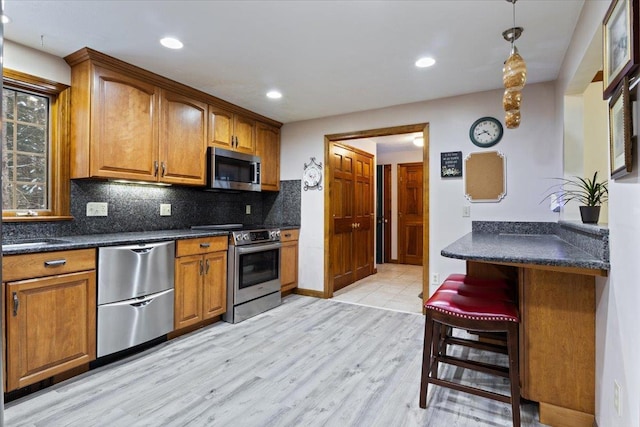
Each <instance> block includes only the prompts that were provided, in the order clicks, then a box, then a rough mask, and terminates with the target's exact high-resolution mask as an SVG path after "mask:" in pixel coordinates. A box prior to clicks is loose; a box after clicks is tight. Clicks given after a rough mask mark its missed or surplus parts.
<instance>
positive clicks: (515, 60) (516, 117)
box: [502, 0, 527, 129]
mask: <svg viewBox="0 0 640 427" xmlns="http://www.w3.org/2000/svg"><path fill="white" fill-rule="evenodd" d="M507 1H508V2H509V3H511V4H512V5H513V26H512V27H511V28H508V29H506V30H505V31H503V32H502V37H504V39H505V40H506V41H508V42H509V43H511V52H510V54H509V57H508V58H507V60H506V61H505V62H504V67H503V68H502V83H503V84H504V87H505V91H504V95H503V96H502V107H503V108H504V111H505V113H506V114H505V118H504V121H505V124H506V126H507V129H515V128H517V127H518V126H520V105H521V104H522V89H523V88H524V85H525V84H526V83H527V64H526V63H525V62H524V59H523V58H522V56H520V53H519V52H518V48H517V47H516V46H515V44H514V43H515V41H516V40H517V39H518V38H519V37H520V36H521V35H522V32H523V31H524V28H522V27H516V1H518V0H507Z"/></svg>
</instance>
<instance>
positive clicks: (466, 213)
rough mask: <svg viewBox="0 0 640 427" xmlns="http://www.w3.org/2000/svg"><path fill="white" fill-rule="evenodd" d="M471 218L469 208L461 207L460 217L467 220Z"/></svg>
mask: <svg viewBox="0 0 640 427" xmlns="http://www.w3.org/2000/svg"><path fill="white" fill-rule="evenodd" d="M470 216H471V206H463V207H462V217H463V218H468V217H470Z"/></svg>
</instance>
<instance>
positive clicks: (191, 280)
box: [174, 237, 227, 329]
mask: <svg viewBox="0 0 640 427" xmlns="http://www.w3.org/2000/svg"><path fill="white" fill-rule="evenodd" d="M226 309H227V237H210V238H199V239H189V240H178V241H177V242H176V261H175V306H174V328H175V329H181V328H185V327H187V326H193V325H196V324H198V323H200V322H202V321H205V320H207V319H210V318H212V317H215V316H219V315H221V314H223V313H224V312H225V311H226Z"/></svg>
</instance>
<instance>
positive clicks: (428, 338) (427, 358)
mask: <svg viewBox="0 0 640 427" xmlns="http://www.w3.org/2000/svg"><path fill="white" fill-rule="evenodd" d="M432 351H433V319H431V318H430V317H429V316H428V315H427V316H425V322H424V345H423V348H422V379H421V380H420V407H421V408H426V407H427V387H428V386H429V381H428V378H429V372H430V371H431V359H432V354H431V352H432Z"/></svg>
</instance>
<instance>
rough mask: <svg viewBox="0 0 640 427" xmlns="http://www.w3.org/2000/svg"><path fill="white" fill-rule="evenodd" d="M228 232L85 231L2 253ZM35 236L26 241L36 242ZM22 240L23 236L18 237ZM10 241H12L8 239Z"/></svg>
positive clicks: (144, 241) (292, 227)
mask: <svg viewBox="0 0 640 427" xmlns="http://www.w3.org/2000/svg"><path fill="white" fill-rule="evenodd" d="M275 227H278V228H280V229H281V230H292V229H296V228H300V226H299V225H291V224H287V225H280V226H275ZM227 235H229V232H228V231H224V230H190V229H183V230H158V231H141V232H124V233H108V234H86V235H81V236H61V237H57V236H56V237H51V238H48V237H45V238H43V239H42V240H50V241H51V243H47V244H46V245H20V246H16V247H11V246H5V245H3V246H2V253H3V255H16V254H28V253H36V252H52V251H64V250H70V249H85V248H97V247H99V246H115V245H130V244H136V243H152V242H161V241H164V240H181V239H192V238H197V237H210V236H227ZM36 240H38V239H35V238H32V239H28V240H24V241H36ZM15 241H16V242H21V241H22V240H21V239H16V240H15ZM5 243H11V242H5Z"/></svg>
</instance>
